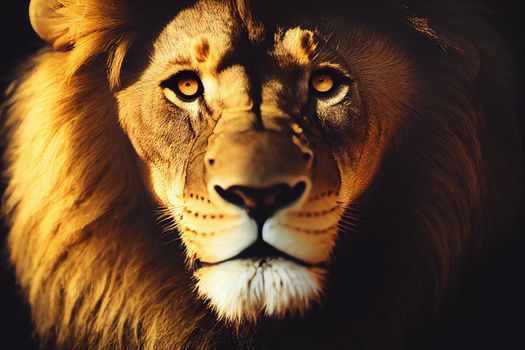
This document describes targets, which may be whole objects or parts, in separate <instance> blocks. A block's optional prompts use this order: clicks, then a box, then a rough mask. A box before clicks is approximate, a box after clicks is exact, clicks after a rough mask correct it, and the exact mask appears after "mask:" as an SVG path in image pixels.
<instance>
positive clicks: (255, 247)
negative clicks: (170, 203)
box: [194, 240, 328, 270]
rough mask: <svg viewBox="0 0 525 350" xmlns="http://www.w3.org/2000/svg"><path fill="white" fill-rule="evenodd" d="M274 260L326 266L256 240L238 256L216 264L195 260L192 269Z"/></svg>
mask: <svg viewBox="0 0 525 350" xmlns="http://www.w3.org/2000/svg"><path fill="white" fill-rule="evenodd" d="M276 258H277V259H279V258H280V259H284V260H287V261H290V262H293V263H296V264H298V265H300V266H304V267H316V268H322V269H326V268H327V266H328V264H327V263H326V262H321V263H315V264H312V263H309V262H306V261H304V260H302V259H299V258H296V257H294V256H292V255H289V254H286V253H285V252H283V251H281V250H279V249H277V248H275V247H274V246H272V245H270V244H268V243H266V242H264V241H263V240H258V241H257V242H255V243H254V244H252V245H251V246H249V247H248V248H246V249H244V250H243V251H242V252H240V253H239V254H237V255H234V256H232V257H231V258H228V259H224V260H221V261H217V262H206V261H202V260H196V261H195V266H194V268H195V270H198V269H200V268H201V267H209V266H216V265H220V264H222V263H225V262H227V261H232V260H257V261H258V262H259V263H260V264H264V263H265V262H267V261H268V260H272V259H276Z"/></svg>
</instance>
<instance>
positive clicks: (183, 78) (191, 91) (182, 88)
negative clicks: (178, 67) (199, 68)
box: [162, 72, 204, 102]
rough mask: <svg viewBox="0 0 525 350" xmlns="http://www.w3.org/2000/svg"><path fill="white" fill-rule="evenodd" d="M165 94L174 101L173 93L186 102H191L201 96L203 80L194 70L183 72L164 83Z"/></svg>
mask: <svg viewBox="0 0 525 350" xmlns="http://www.w3.org/2000/svg"><path fill="white" fill-rule="evenodd" d="M162 87H163V88H164V95H165V96H166V98H168V99H169V100H170V101H172V102H173V97H174V96H173V95H176V96H177V97H178V98H179V99H181V100H183V101H185V102H191V101H194V100H196V99H197V98H199V97H200V96H201V95H202V94H203V92H204V89H203V87H202V82H201V80H200V79H199V77H198V76H197V74H195V73H193V72H182V73H179V74H176V75H175V76H173V77H171V78H169V79H168V80H166V81H165V82H163V83H162Z"/></svg>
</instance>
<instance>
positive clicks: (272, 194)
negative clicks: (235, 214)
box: [215, 181, 306, 224]
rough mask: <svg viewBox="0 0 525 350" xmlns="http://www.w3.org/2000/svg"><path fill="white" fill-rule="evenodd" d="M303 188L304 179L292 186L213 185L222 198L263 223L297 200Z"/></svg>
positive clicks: (304, 184)
mask: <svg viewBox="0 0 525 350" xmlns="http://www.w3.org/2000/svg"><path fill="white" fill-rule="evenodd" d="M305 189H306V183H305V182H304V181H299V182H298V183H297V184H296V185H295V186H293V187H291V186H289V185H287V184H278V185H274V186H270V187H263V188H256V187H249V186H237V185H235V186H231V187H228V188H227V189H223V188H222V187H220V186H215V190H216V191H217V193H218V194H219V195H220V196H221V197H222V198H223V199H224V200H226V201H227V202H230V203H232V204H234V205H236V206H238V207H241V208H244V209H245V210H246V211H247V212H248V215H250V216H251V217H252V218H254V219H255V220H256V221H257V222H258V223H260V224H263V223H264V221H266V219H268V218H269V217H270V216H272V215H273V214H274V213H275V211H277V210H278V209H281V208H283V207H286V206H288V205H290V204H292V203H294V202H296V201H297V200H299V199H300V198H301V196H302V195H303V193H304V190H305Z"/></svg>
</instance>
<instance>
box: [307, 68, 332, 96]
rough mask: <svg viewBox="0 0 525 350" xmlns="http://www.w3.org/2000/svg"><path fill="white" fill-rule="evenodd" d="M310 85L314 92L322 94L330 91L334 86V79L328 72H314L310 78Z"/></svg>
mask: <svg viewBox="0 0 525 350" xmlns="http://www.w3.org/2000/svg"><path fill="white" fill-rule="evenodd" d="M310 85H311V87H312V89H313V90H314V91H315V92H318V93H321V94H324V93H327V92H330V91H332V89H333V88H334V86H335V79H334V77H333V75H332V74H330V72H323V71H319V72H314V73H313V74H312V77H311V78H310Z"/></svg>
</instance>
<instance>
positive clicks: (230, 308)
mask: <svg viewBox="0 0 525 350" xmlns="http://www.w3.org/2000/svg"><path fill="white" fill-rule="evenodd" d="M194 276H195V277H196V278H197V281H198V282H197V285H196V289H197V292H198V294H199V296H200V297H201V298H204V299H206V300H207V301H208V303H209V305H210V306H211V308H212V309H213V310H214V311H215V313H216V314H217V316H218V318H220V319H226V320H228V321H232V322H235V323H238V322H240V321H243V320H252V321H255V320H256V319H257V318H258V317H259V316H260V315H262V314H264V315H266V316H276V317H283V316H285V315H289V314H297V313H298V314H304V313H305V312H306V311H307V310H308V308H309V307H310V306H311V305H312V303H313V302H315V301H317V300H318V299H319V297H320V295H321V293H322V286H323V285H324V280H325V270H323V269H320V268H307V267H303V266H300V265H297V264H296V263H294V262H291V261H286V260H284V259H280V258H278V259H269V260H233V261H227V262H224V263H222V264H219V265H215V266H208V267H203V268H201V269H199V270H197V271H196V272H195V274H194Z"/></svg>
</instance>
